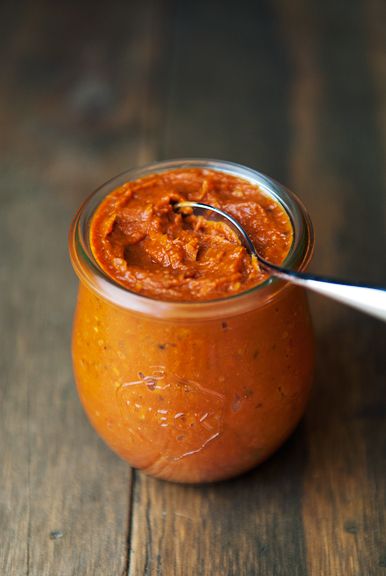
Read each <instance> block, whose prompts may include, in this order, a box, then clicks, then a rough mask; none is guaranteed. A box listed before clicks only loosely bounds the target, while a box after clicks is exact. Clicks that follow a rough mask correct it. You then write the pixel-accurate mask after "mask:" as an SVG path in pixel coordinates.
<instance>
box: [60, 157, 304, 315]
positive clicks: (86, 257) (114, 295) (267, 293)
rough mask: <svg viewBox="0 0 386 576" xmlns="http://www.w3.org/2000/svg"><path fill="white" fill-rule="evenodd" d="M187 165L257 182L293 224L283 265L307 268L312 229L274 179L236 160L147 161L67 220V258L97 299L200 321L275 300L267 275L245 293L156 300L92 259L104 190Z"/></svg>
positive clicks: (273, 281)
mask: <svg viewBox="0 0 386 576" xmlns="http://www.w3.org/2000/svg"><path fill="white" fill-rule="evenodd" d="M188 168H201V169H208V170H216V171H219V172H225V173H227V174H231V175H233V176H237V177H239V178H243V179H245V180H248V181H249V182H251V183H252V184H254V185H257V186H258V187H259V188H260V189H261V190H262V192H263V193H265V194H267V195H269V196H271V197H273V198H274V199H275V200H276V201H277V202H279V203H280V204H281V206H282V207H283V208H284V209H285V211H286V212H287V214H288V216H289V218H290V220H291V225H292V228H293V241H292V245H291V248H290V250H289V252H288V254H287V256H286V258H285V260H284V262H283V266H286V267H288V268H293V269H296V270H304V269H305V268H306V267H307V265H308V263H309V261H310V259H311V256H312V252H313V244H314V237H313V228H312V223H311V220H310V217H309V215H308V213H307V210H306V209H305V207H304V206H303V204H302V202H301V201H300V200H299V198H298V197H297V196H296V195H295V194H293V193H292V192H290V191H289V190H288V189H287V188H285V187H284V186H283V185H282V184H279V183H278V182H276V181H275V180H274V179H272V178H270V177H268V176H265V175H264V174H262V173H260V172H258V171H257V170H253V169H252V168H247V167H246V166H243V165H241V164H236V163H234V162H228V161H224V160H214V159H206V158H183V159H176V160H166V161H161V162H152V163H148V164H145V165H143V166H140V167H138V168H131V169H129V170H125V171H124V172H122V173H120V174H119V175H118V176H114V177H113V178H111V179H110V180H108V181H107V182H105V183H104V184H102V186H100V187H99V188H97V189H96V190H95V191H94V192H93V193H92V194H90V196H88V198H86V200H85V201H84V202H83V204H82V205H81V206H80V208H79V210H78V212H77V213H76V215H75V217H74V219H73V221H72V224H71V228H70V233H69V250H70V257H71V261H72V265H73V267H74V270H75V272H76V274H77V275H78V277H79V279H80V281H81V282H84V283H86V285H87V286H88V287H89V288H91V289H92V290H93V291H94V292H96V293H97V294H98V295H99V296H101V297H102V298H107V299H108V300H110V301H111V302H112V303H113V304H116V305H117V306H120V307H123V308H127V309H130V310H132V311H133V312H138V313H144V314H149V315H151V316H159V317H168V318H192V319H193V318H198V319H202V318H203V317H211V316H231V315H234V314H239V313H243V312H247V311H249V310H251V309H253V308H257V307H260V306H263V305H265V304H266V303H268V302H269V301H271V300H272V299H273V298H276V297H277V296H278V294H279V293H280V292H282V290H283V289H284V288H286V287H287V286H288V283H287V282H283V281H282V280H279V279H277V278H274V277H270V278H268V279H267V280H265V281H264V282H262V283H261V284H258V285H256V286H253V287H252V288H249V289H248V290H246V291H245V292H240V293H237V294H232V295H230V296H226V297H223V298H218V299H213V300H207V301H192V302H186V301H168V300H157V299H155V298H151V297H149V296H145V295H143V294H138V293H135V292H132V291H130V290H128V289H127V288H125V287H124V286H122V285H120V284H118V283H117V282H115V280H114V279H113V278H111V277H110V276H108V275H107V274H106V273H105V272H104V271H103V270H102V268H101V267H100V266H99V265H98V263H97V261H96V260H95V257H94V255H93V253H92V251H91V247H90V243H89V225H90V222H91V219H92V216H93V214H94V212H95V209H96V208H97V206H98V205H99V204H100V202H101V201H102V200H103V198H104V197H105V196H106V195H107V194H109V193H110V192H111V191H112V190H114V188H116V187H118V186H119V185H121V184H123V183H125V182H128V181H132V180H136V179H138V178H143V177H145V176H148V175H150V174H154V173H162V172H166V171H169V170H177V169H188Z"/></svg>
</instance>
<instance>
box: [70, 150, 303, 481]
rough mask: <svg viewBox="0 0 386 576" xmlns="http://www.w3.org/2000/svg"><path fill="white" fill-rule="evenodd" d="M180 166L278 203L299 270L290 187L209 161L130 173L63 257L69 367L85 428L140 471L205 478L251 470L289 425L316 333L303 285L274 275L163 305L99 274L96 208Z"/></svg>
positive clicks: (299, 402) (299, 405) (108, 187)
mask: <svg viewBox="0 0 386 576" xmlns="http://www.w3.org/2000/svg"><path fill="white" fill-rule="evenodd" d="M181 168H200V169H210V170H216V171H221V172H225V173H226V174H231V175H234V176H237V177H239V178H243V179H246V180H248V181H250V182H251V183H253V184H254V185H257V186H259V188H260V190H261V191H262V192H263V193H264V194H266V195H268V196H271V197H272V198H273V199H274V200H275V201H276V202H279V203H280V204H281V205H282V207H283V208H284V209H285V211H286V212H287V214H288V215H289V217H290V220H291V224H292V228H293V242H292V246H291V248H290V250H289V253H288V255H287V257H286V259H285V261H284V264H285V266H287V267H292V268H294V269H297V270H304V269H305V268H306V266H307V265H308V263H309V260H310V258H311V254H312V249H313V236H312V227H311V223H310V220H309V218H308V215H307V213H306V211H305V209H304V207H303V206H302V205H301V203H300V202H299V200H298V199H297V198H296V197H295V196H294V195H293V194H291V193H290V192H289V191H288V190H286V189H285V188H283V187H282V186H281V185H279V184H278V183H277V182H275V181H274V180H271V179H269V178H267V177H265V176H263V175H262V174H260V173H258V172H256V171H254V170H251V169H248V168H245V167H242V166H239V165H236V164H232V163H228V162H220V161H213V160H179V161H171V162H160V163H157V164H152V165H148V166H146V167H144V168H140V169H134V170H129V171H127V172H125V173H124V174H121V175H120V176H118V177H117V178H114V179H113V180H110V181H109V182H107V183H106V184H105V185H103V186H102V187H101V188H99V189H98V190H97V191H96V192H95V193H94V194H93V195H91V196H90V197H89V198H88V200H86V202H85V203H84V204H83V206H82V207H81V208H80V210H79V212H78V213H77V215H76V217H75V219H74V221H73V223H72V227H71V231H70V237H69V247H70V255H71V260H72V263H73V266H74V269H75V271H76V273H77V275H78V277H79V279H80V287H79V294H78V303H77V309H76V313H75V319H74V327H73V343H72V345H73V364H74V372H75V378H76V383H77V388H78V392H79V396H80V399H81V402H82V404H83V406H84V409H85V411H86V413H87V415H88V417H89V419H90V421H91V423H92V425H93V426H94V428H95V429H96V431H97V432H98V434H99V435H100V436H101V437H102V438H103V439H104V440H105V442H106V443H107V444H108V445H109V446H110V447H111V448H112V449H113V450H114V451H115V452H116V453H117V454H119V455H120V456H121V457H122V458H124V459H125V460H127V462H129V464H131V465H132V466H134V467H136V468H140V469H142V470H143V471H144V472H146V473H147V474H150V475H153V476H156V477H158V478H163V479H167V480H172V481H176V482H209V481H215V480H223V479H226V478H230V477H232V476H235V475H237V474H240V473H242V472H245V471H247V470H249V469H251V468H252V467H254V466H256V465H257V464H258V463H260V462H262V461H263V460H265V459H266V458H267V457H268V456H269V455H270V454H272V453H273V452H274V451H275V450H276V449H277V448H278V447H279V446H280V445H281V444H282V443H283V442H284V441H285V440H286V439H287V438H288V436H289V435H290V434H291V432H292V431H293V430H294V428H295V427H296V425H297V423H298V422H299V420H300V418H301V417H302V415H303V413H304V410H305V406H306V402H307V399H308V395H309V389H310V385H311V381H312V375H313V357H314V338H313V332H312V326H311V320H310V315H309V308H308V303H307V297H306V294H305V293H304V291H303V289H300V288H298V287H295V286H292V285H290V284H287V283H285V282H282V281H280V280H277V279H275V278H270V279H268V280H265V281H264V282H263V283H262V284H259V285H257V286H254V287H253V288H251V289H249V290H248V291H246V292H243V293H240V294H235V295H232V296H229V297H226V298H221V299H217V300H209V301H203V302H197V301H195V302H169V301H163V300H156V299H154V298H149V297H147V296H141V295H139V294H136V293H133V292H130V291H129V290H127V289H125V288H124V287H122V286H121V285H119V284H118V283H117V282H115V281H114V280H113V279H112V278H110V277H109V276H108V275H107V274H105V273H104V272H103V271H102V269H101V268H100V267H99V265H98V263H97V262H96V260H95V258H94V256H93V253H92V250H91V247H90V222H91V219H92V216H93V214H94V212H95V210H96V208H97V207H98V206H99V204H100V203H101V201H102V200H103V199H104V198H105V197H106V195H107V194H109V193H110V192H111V191H112V190H114V189H115V188H117V187H118V186H120V185H121V184H123V183H125V182H129V181H133V180H136V179H138V178H143V177H146V176H148V175H150V174H153V173H162V172H166V171H170V170H175V169H181Z"/></svg>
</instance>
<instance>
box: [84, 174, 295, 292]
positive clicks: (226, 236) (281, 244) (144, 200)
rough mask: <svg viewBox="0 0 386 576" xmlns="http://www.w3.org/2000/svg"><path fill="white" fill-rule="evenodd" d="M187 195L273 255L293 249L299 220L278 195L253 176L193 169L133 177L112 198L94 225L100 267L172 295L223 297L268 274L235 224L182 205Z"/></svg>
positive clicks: (123, 280)
mask: <svg viewBox="0 0 386 576" xmlns="http://www.w3.org/2000/svg"><path fill="white" fill-rule="evenodd" d="M183 200H193V201H199V202H203V203H205V204H210V205H212V206H216V207H219V208H222V209H223V210H225V211H227V212H229V214H231V215H232V216H233V217H235V218H237V219H238V220H239V221H240V223H241V224H242V225H243V226H244V228H245V229H246V231H247V232H248V234H249V235H250V237H251V239H252V241H253V242H254V244H255V246H256V248H257V250H258V251H259V253H261V255H262V256H263V257H264V258H266V259H267V260H269V261H271V262H273V263H275V264H280V263H281V262H282V261H283V260H284V258H285V257H286V255H287V254H288V251H289V249H290V247H291V243H292V227H291V222H290V220H289V217H288V215H287V213H286V212H285V210H284V208H283V207H282V206H281V205H280V204H279V203H278V202H276V201H275V200H274V199H273V198H272V197H270V196H267V195H265V194H264V193H263V191H261V190H260V188H259V187H258V186H256V185H254V184H252V183H250V182H249V181H247V180H244V179H241V178H238V177H236V176H233V175H231V174H226V173H224V172H218V171H215V170H207V169H206V170H203V169H198V168H191V169H179V170H172V171H169V172H163V173H159V174H152V175H151V176H148V177H145V178H141V179H138V180H135V181H133V182H127V183H126V184H123V185H122V186H120V187H119V188H117V189H115V190H113V191H112V192H111V193H110V194H109V195H108V196H107V197H106V198H105V200H104V201H103V202H102V203H101V205H100V206H99V207H98V209H97V211H96V213H95V215H94V217H93V220H92V224H91V232H90V241H91V248H92V251H93V254H94V257H95V258H96V260H97V262H98V263H99V265H100V266H101V268H102V269H103V270H104V271H105V272H106V273H107V274H108V275H109V276H111V277H112V278H113V279H114V280H115V281H117V282H118V283H119V284H121V285H123V286H125V287H126V288H128V289H129V290H132V291H134V292H138V293H140V294H144V295H146V296H150V297H152V298H156V299H159V300H169V301H191V300H197V301H203V300H211V299H215V298H223V297H226V296H230V295H232V294H236V293H238V292H243V291H245V290H247V289H249V288H251V287H252V286H255V285H257V284H260V283H261V282H263V281H264V280H265V279H266V274H265V273H264V272H263V271H262V270H261V269H260V268H259V266H258V263H257V262H256V260H255V259H252V258H251V256H250V254H249V253H248V251H247V250H246V248H245V247H244V246H243V245H242V244H241V242H240V239H239V238H238V236H237V234H236V233H235V231H234V230H232V228H231V227H230V226H228V225H227V224H226V223H223V222H218V221H217V222H216V221H213V220H210V219H208V216H207V215H206V214H205V215H204V214H203V215H202V216H197V215H195V214H192V213H189V212H188V211H185V212H184V213H181V212H178V211H176V210H175V208H174V204H175V203H177V202H181V201H183ZM208 215H209V213H208Z"/></svg>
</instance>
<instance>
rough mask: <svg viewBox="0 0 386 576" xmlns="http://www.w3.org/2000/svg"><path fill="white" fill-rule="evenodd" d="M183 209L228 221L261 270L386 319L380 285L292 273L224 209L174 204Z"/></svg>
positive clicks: (383, 291) (384, 292) (385, 297)
mask: <svg viewBox="0 0 386 576" xmlns="http://www.w3.org/2000/svg"><path fill="white" fill-rule="evenodd" d="M183 208H191V209H193V210H201V211H202V210H204V211H210V212H213V213H214V214H215V215H216V220H218V221H224V220H226V221H227V223H228V224H231V226H232V228H233V229H234V230H235V231H236V232H237V234H238V236H239V238H240V240H241V241H242V243H243V244H244V246H245V247H246V248H247V250H248V251H249V253H250V254H251V255H252V256H255V257H256V258H257V260H258V261H259V263H260V265H261V267H262V268H263V269H264V270H265V271H266V272H269V273H270V274H272V276H276V277H277V278H281V279H282V280H286V281H287V282H292V284H296V285H298V286H302V287H303V288H308V289H309V290H313V291H314V292H319V293H320V294H323V295H324V296H329V297H330V298H333V299H334V300H338V301H339V302H343V303H344V304H348V305H349V306H352V307H353V308H358V309H359V310H362V311H363V312H367V313H368V314H371V315H372V316H376V317H377V318H381V319H382V320H386V289H385V288H382V287H380V286H371V285H369V284H355V285H353V284H350V283H349V282H345V281H342V280H336V279H334V278H327V277H324V276H316V275H314V274H306V273H304V272H297V271H295V270H288V269H287V268H283V267H282V266H277V265H276V264H272V263H271V262H268V261H267V260H265V259H264V258H263V257H262V256H260V254H259V253H258V252H257V250H256V248H255V246H254V244H253V242H252V240H251V239H250V237H249V236H248V234H247V232H246V231H245V230H244V228H243V227H242V226H241V224H240V222H238V221H237V220H236V219H235V218H233V216H231V215H230V214H228V213H227V212H224V210H221V209H220V208H216V207H215V206H210V205H209V204H203V203H201V202H189V201H185V202H178V203H177V204H175V205H174V209H175V210H180V209H183Z"/></svg>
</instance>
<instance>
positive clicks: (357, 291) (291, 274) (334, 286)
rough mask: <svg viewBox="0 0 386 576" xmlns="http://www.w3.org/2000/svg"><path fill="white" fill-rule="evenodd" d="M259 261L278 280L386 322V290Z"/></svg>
mask: <svg viewBox="0 0 386 576" xmlns="http://www.w3.org/2000/svg"><path fill="white" fill-rule="evenodd" d="M259 260H260V262H261V264H262V266H263V267H264V268H265V269H266V270H267V271H269V272H271V273H272V274H273V275H274V276H277V277H278V278H282V279H283V280H287V281H289V282H292V284H296V285H298V286H302V287H303V288H308V289H309V290H313V291H314V292H318V293H319V294H323V295H324V296H328V297H330V298H333V299H334V300H338V301H339V302H343V303H344V304H348V305H349V306H352V307H353V308H357V309H358V310H362V311H363V312H367V313H368V314H371V315H372V316H376V317H377V318H380V319H381V320H385V321H386V289H385V288H381V287H380V286H371V285H368V284H356V285H353V284H350V283H349V282H344V281H341V280H335V279H333V278H326V277H323V276H315V275H313V274H306V273H304V272H296V271H293V270H284V269H282V268H280V266H275V265H274V264H271V263H268V262H265V261H262V259H261V258H259Z"/></svg>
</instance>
